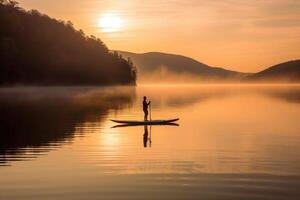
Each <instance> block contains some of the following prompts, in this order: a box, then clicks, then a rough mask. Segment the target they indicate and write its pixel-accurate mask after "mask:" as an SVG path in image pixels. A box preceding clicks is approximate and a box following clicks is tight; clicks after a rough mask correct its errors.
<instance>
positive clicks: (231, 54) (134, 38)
mask: <svg viewBox="0 0 300 200" xmlns="http://www.w3.org/2000/svg"><path fill="white" fill-rule="evenodd" d="M19 2H20V5H21V7H24V8H26V9H32V8H33V9H37V10H39V11H41V12H42V13H46V14H48V15H49V16H51V17H54V18H58V19H63V20H71V21H72V22H73V23H74V25H75V27H76V28H77V29H83V30H84V31H85V32H86V33H87V34H93V35H95V36H97V37H99V38H101V39H102V40H103V41H104V42H105V43H106V44H107V46H108V47H109V48H110V49H118V50H125V51H131V52H141V53H142V52H149V51H161V52H167V53H175V54H182V55H185V56H188V57H192V58H194V59H197V60H199V61H200V62H203V63H206V64H208V65H211V66H220V67H224V68H227V69H232V70H238V71H243V72H256V71H259V70H262V69H264V68H266V67H268V66H270V65H273V64H278V63H280V62H284V61H288V60H292V59H299V58H300V1H299V0H251V1H245V0H189V1H186V0H152V1H149V0H60V1H53V0H19ZM105 14H113V15H115V16H117V17H119V19H121V27H120V28H119V29H118V30H114V31H112V32H110V31H108V32H107V31H104V30H103V29H102V28H101V27H99V18H101V17H102V16H103V15H105Z"/></svg>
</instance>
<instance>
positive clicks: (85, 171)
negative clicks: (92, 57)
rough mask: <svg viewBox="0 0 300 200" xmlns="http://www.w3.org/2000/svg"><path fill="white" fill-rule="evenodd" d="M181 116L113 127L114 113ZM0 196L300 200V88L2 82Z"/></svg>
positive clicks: (132, 116)
mask: <svg viewBox="0 0 300 200" xmlns="http://www.w3.org/2000/svg"><path fill="white" fill-rule="evenodd" d="M144 95H146V96H148V98H149V99H150V100H151V101H152V108H151V116H152V119H169V118H176V117H179V118H180V120H179V121H178V124H179V126H152V127H150V126H148V127H144V126H135V127H123V128H112V127H113V126H115V125H116V124H115V123H113V122H111V121H110V119H125V120H127V119H139V120H142V119H143V112H142V97H143V96H144ZM0 114H1V115H0V118H1V119H0V120H1V127H0V199H1V200H2V199H3V200H11V199H14V200H15V199H22V200H24V199H38V200H40V199H43V200H44V199H55V200H68V199H70V200H74V199H75V200H76V199H130V200H131V199H151V200H152V199H187V200H188V199H243V200H244V199H272V200H273V199H289V200H290V199H300V86H284V85H282V86H279V85H277V86H230V85H227V86H221V85H219V86H218V85H211V86H210V85H206V86H203V85H194V86H172V85H164V86H150V85H148V86H147V85H144V86H138V87H136V88H130V87H91V88H89V87H79V88H76V87H69V88H67V87H45V88H2V89H0Z"/></svg>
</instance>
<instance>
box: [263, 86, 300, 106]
mask: <svg viewBox="0 0 300 200" xmlns="http://www.w3.org/2000/svg"><path fill="white" fill-rule="evenodd" d="M264 93H265V94H266V95H268V96H270V97H272V98H276V99H278V100H282V101H286V102H290V103H300V87H297V86H295V87H293V86H291V87H283V88H276V89H269V90H266V91H265V92H264Z"/></svg>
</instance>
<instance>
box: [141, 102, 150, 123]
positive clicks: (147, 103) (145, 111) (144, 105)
mask: <svg viewBox="0 0 300 200" xmlns="http://www.w3.org/2000/svg"><path fill="white" fill-rule="evenodd" d="M150 104H151V101H149V102H147V97H144V101H143V111H144V114H145V115H144V120H145V121H146V120H148V107H149V105H150Z"/></svg>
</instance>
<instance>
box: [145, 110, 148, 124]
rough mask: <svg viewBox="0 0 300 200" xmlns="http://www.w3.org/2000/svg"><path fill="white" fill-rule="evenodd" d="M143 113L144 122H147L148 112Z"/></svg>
mask: <svg viewBox="0 0 300 200" xmlns="http://www.w3.org/2000/svg"><path fill="white" fill-rule="evenodd" d="M144 113H145V117H144V120H145V121H147V119H148V110H144Z"/></svg>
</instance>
